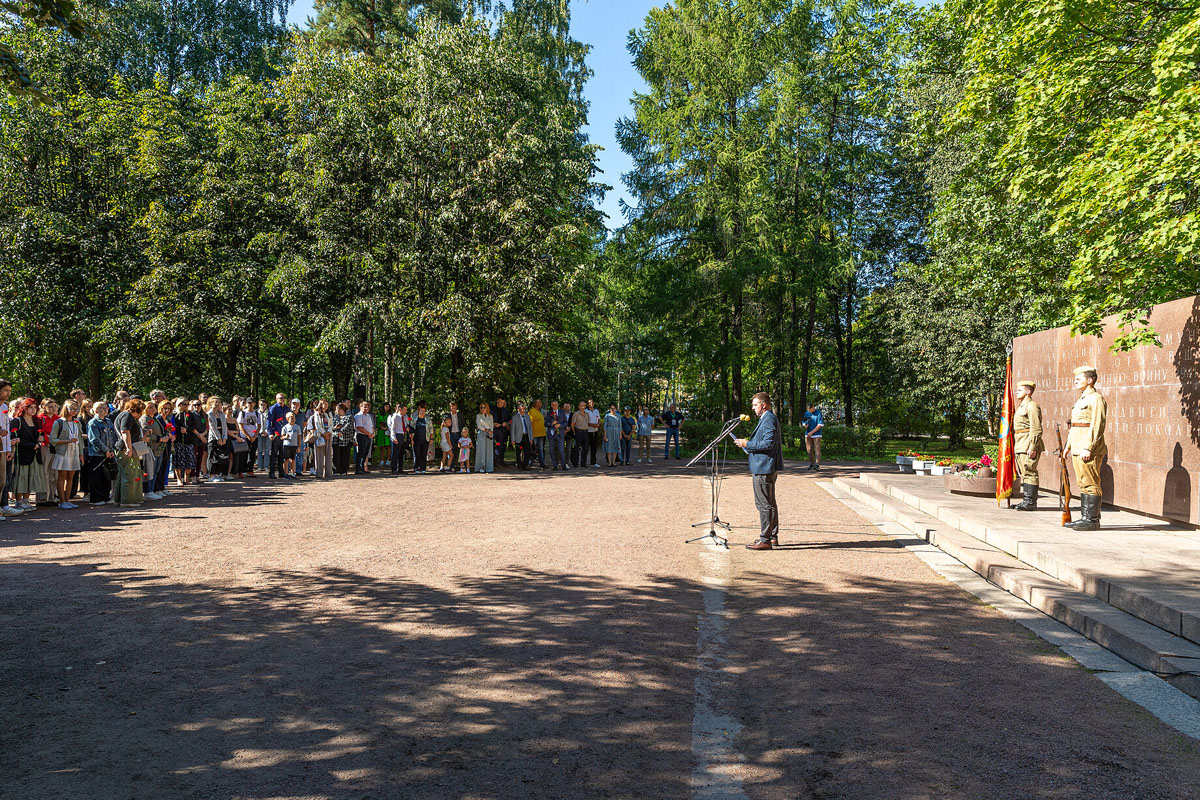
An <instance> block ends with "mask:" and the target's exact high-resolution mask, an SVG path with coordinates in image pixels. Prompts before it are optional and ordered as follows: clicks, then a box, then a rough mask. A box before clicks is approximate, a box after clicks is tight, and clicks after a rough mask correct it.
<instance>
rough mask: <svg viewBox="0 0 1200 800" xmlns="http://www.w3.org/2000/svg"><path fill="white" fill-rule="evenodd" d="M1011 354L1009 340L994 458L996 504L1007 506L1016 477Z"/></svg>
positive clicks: (1014, 403)
mask: <svg viewBox="0 0 1200 800" xmlns="http://www.w3.org/2000/svg"><path fill="white" fill-rule="evenodd" d="M1012 354H1013V345H1012V342H1009V343H1008V347H1007V348H1006V349H1005V367H1004V399H1003V400H1002V401H1001V405H1000V446H999V448H998V453H997V456H998V457H997V459H996V461H997V464H996V505H1000V501H1001V500H1004V501H1006V502H1007V503H1008V507H1009V508H1012V499H1011V498H1012V490H1013V482H1014V479H1015V477H1016V475H1015V472H1016V460H1015V458H1014V457H1013V448H1014V447H1015V446H1016V442H1015V439H1016V437H1015V435H1014V434H1013V427H1012V423H1013V416H1014V415H1015V414H1016V408H1015V406H1016V401H1015V400H1014V399H1013V384H1012V381H1013V374H1012Z"/></svg>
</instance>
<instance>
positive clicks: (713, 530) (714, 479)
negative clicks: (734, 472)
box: [684, 417, 742, 550]
mask: <svg viewBox="0 0 1200 800" xmlns="http://www.w3.org/2000/svg"><path fill="white" fill-rule="evenodd" d="M741 421H742V420H741V417H738V418H737V419H732V420H730V421H729V422H727V423H726V424H725V428H724V429H723V430H722V431H721V432H720V433H718V434H717V438H715V439H713V440H712V441H711V442H709V443H708V446H707V447H705V448H704V449H703V450H701V451H700V452H699V453H697V454H696V456H695V457H694V458H693V459H692V460H691V461H689V462H688V463H687V466H689V467H690V466H692V465H693V464H695V463H696V462H698V461H699V460H700V459H702V458H703V459H706V465H707V467H708V481H709V486H710V489H711V492H712V494H711V498H712V505H711V508H710V511H709V518H708V519H706V520H704V521H703V522H696V523H693V525H692V527H693V528H703V527H704V526H706V525H707V526H708V533H706V534H704V535H703V536H697V537H695V538H694V539H688V540H686V541H685V542H684V544H691V543H692V542H698V541H700V540H701V539H708V540H710V541H711V542H713V544H716V545H719V546H721V547H724V548H725V549H726V550H728V549H729V540H728V539H727V538H725V537H724V536H721V535H720V534H719V533H717V528H724V529H725V530H726V531H729V530H732V526H731V525H730V524H729V523H728V522H722V521H721V518H720V517H718V516H717V506H718V505H719V504H720V502H721V481H722V480H724V479H723V478H722V477H721V466H722V465H723V464H724V462H725V452H724V449H723V448H724V446H725V437H726V436H728V435H729V434H731V433H733V429H734V428H736V427H737V426H738V425H739V424H740V423H741ZM717 445H722V449H721V450H720V452H718V448H717Z"/></svg>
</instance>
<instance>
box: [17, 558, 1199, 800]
mask: <svg viewBox="0 0 1200 800" xmlns="http://www.w3.org/2000/svg"><path fill="white" fill-rule="evenodd" d="M859 545H862V546H869V547H872V548H874V547H877V546H878V545H877V544H876V543H874V542H871V543H866V542H860V541H850V542H844V543H840V546H845V547H852V546H859ZM246 580H247V583H248V584H250V585H247V586H242V587H214V586H207V585H185V584H179V583H170V582H166V581H164V580H163V579H162V578H160V577H156V576H151V575H145V574H141V573H139V572H137V571H136V570H114V569H109V568H107V567H106V565H104V564H101V563H75V564H70V563H67V564H63V563H27V564H8V565H3V566H0V587H2V590H0V612H2V613H3V618H4V619H5V620H9V621H11V622H10V623H8V624H5V625H4V626H3V628H2V629H0V685H3V686H4V687H6V688H5V692H6V698H5V700H6V705H7V706H8V713H7V714H6V715H5V719H6V724H5V726H4V728H3V731H2V733H0V774H2V775H3V776H4V781H5V792H4V796H5V797H6V798H14V800H16V799H17V798H21V799H22V800H24V799H28V800H34V799H36V800H52V799H55V798H89V800H102V799H104V798H139V799H140V798H253V799H254V800H267V798H280V797H313V798H334V799H335V800H343V799H345V800H362V799H363V798H377V799H379V798H461V799H463V800H466V799H467V798H572V799H574V798H593V797H594V798H601V797H603V798H659V797H661V798H688V797H692V789H691V786H690V776H691V769H692V755H691V750H690V744H691V724H692V704H693V679H694V666H695V663H696V635H697V634H696V622H697V613H698V611H699V607H700V597H701V591H702V587H701V585H699V584H696V583H692V582H689V581H686V580H680V579H673V578H672V579H668V578H650V579H648V580H647V581H646V582H645V584H644V585H642V586H640V587H638V588H636V589H631V588H629V587H628V586H623V585H618V584H614V583H612V582H610V581H608V580H606V579H604V578H599V577H588V576H579V575H570V574H564V573H552V572H536V571H529V570H520V569H509V570H505V571H501V572H497V573H495V574H492V575H488V576H486V577H471V578H462V579H458V580H454V581H450V582H448V583H447V584H446V585H444V586H435V585H430V584H426V583H422V582H419V581H412V580H400V579H381V578H376V577H369V576H365V575H361V574H356V573H352V572H346V571H341V570H335V569H320V570H314V571H300V570H296V571H266V572H261V573H256V574H254V575H251V576H247V578H246ZM746 588H747V590H746V591H743V592H741V593H739V594H738V595H737V597H736V598H735V599H734V600H733V602H732V606H733V607H734V608H735V609H736V610H737V613H738V615H739V623H738V628H737V632H736V634H735V642H739V644H736V647H737V648H738V652H737V654H736V655H735V657H734V661H733V663H734V664H735V665H736V667H737V675H738V676H739V677H738V680H737V693H736V695H734V696H731V697H729V698H727V699H728V700H729V702H731V703H734V704H735V705H736V707H737V709H738V711H737V713H739V714H740V715H742V716H743V718H744V720H745V724H746V725H747V727H746V731H745V732H744V733H743V736H742V738H741V739H740V740H739V742H738V745H739V748H740V749H741V751H742V752H743V753H745V755H746V756H747V757H748V759H749V763H750V764H751V765H753V766H754V768H755V770H756V772H755V774H756V775H757V776H758V777H757V778H756V779H755V780H754V781H752V782H751V783H750V784H749V785H748V786H747V793H748V795H749V796H750V797H752V798H759V797H763V798H765V797H771V798H789V799H791V798H806V797H821V798H833V797H845V798H855V799H856V800H863V799H865V798H880V799H881V800H882V799H883V798H889V799H890V798H917V797H935V796H936V797H998V798H999V797H1002V798H1015V797H1047V798H1050V797H1053V798H1084V797H1088V798H1093V797H1119V796H1129V797H1133V796H1136V797H1139V798H1150V797H1171V798H1184V797H1194V796H1196V795H1195V794H1190V793H1191V792H1194V791H1196V790H1200V778H1197V775H1196V772H1195V770H1196V766H1197V764H1198V763H1200V762H1198V761H1197V758H1196V755H1195V753H1194V751H1193V752H1183V749H1182V747H1181V746H1180V745H1179V741H1180V740H1179V739H1178V738H1172V737H1171V736H1169V735H1167V734H1159V736H1160V739H1161V741H1163V742H1168V743H1172V748H1167V749H1162V748H1160V749H1161V750H1162V752H1158V751H1155V752H1157V755H1154V754H1153V753H1152V754H1151V756H1153V757H1148V756H1147V755H1146V754H1143V753H1141V752H1134V751H1131V750H1128V749H1123V744H1122V734H1123V732H1124V731H1125V730H1126V729H1129V728H1130V726H1132V725H1135V724H1136V725H1141V726H1146V725H1147V724H1149V725H1152V726H1153V725H1157V723H1153V722H1152V721H1149V720H1147V719H1145V718H1144V717H1143V716H1138V715H1135V714H1132V713H1127V714H1125V715H1124V716H1122V717H1120V718H1117V719H1114V720H1112V722H1111V727H1103V726H1099V725H1097V724H1096V720H1095V719H1094V718H1090V717H1086V715H1085V716H1081V717H1080V718H1078V719H1069V720H1066V721H1065V722H1062V721H1060V722H1056V723H1054V724H1046V720H1048V719H1049V720H1060V718H1061V715H1062V711H1063V709H1064V708H1069V705H1068V706H1061V707H1059V706H1054V705H1053V704H1054V703H1055V702H1056V700H1060V701H1063V702H1066V703H1068V704H1069V703H1070V702H1078V701H1079V699H1080V698H1081V697H1082V698H1083V699H1084V700H1089V698H1092V699H1094V698H1095V697H1097V696H1099V695H1097V694H1096V692H1107V690H1105V689H1103V688H1099V685H1098V684H1096V683H1095V682H1094V681H1093V680H1092V679H1091V678H1089V677H1087V676H1085V675H1083V674H1082V673H1080V672H1078V671H1077V670H1075V669H1074V668H1072V667H1070V666H1069V665H1067V664H1066V663H1065V662H1063V661H1062V660H1061V659H1058V660H1054V662H1053V663H1040V662H1038V663H1030V662H1028V661H1025V660H1019V659H1017V660H1013V661H1012V662H1005V661H1004V658H1005V654H1006V653H1009V654H1011V651H1012V647H1013V643H1014V640H1015V639H1018V638H1019V635H1018V634H1015V633H1014V631H1013V628H1012V626H1011V624H1010V623H1008V622H1007V621H1004V620H1002V619H999V618H997V617H994V616H989V615H986V614H971V615H970V618H969V619H966V620H964V619H963V617H962V609H963V600H962V598H961V595H958V594H957V592H956V590H954V589H953V588H951V587H948V586H947V587H936V588H935V589H934V590H932V591H930V590H929V586H928V585H926V584H921V585H915V584H911V583H904V582H886V581H872V580H862V581H858V582H856V583H855V584H853V585H852V586H851V587H849V588H848V589H846V590H845V591H840V592H831V591H829V590H828V587H825V586H823V585H818V584H814V583H808V582H805V581H800V580H793V579H784V578H779V577H774V576H752V585H750V586H749V587H746ZM980 620H983V622H982V623H980ZM1025 644H1026V647H1027V646H1028V643H1025ZM1048 662H1049V659H1048ZM1010 663H1011V665H1012V666H1013V668H1012V669H1011V670H1010V674H1002V675H1001V677H1000V678H999V679H997V678H996V674H997V670H1000V671H1001V672H1003V670H1004V668H1005V666H1006V665H1008V664H1010ZM1072 681H1074V683H1072ZM1064 687H1065V688H1064ZM1081 687H1082V688H1081ZM1072 692H1074V693H1076V694H1077V695H1078V696H1074V695H1072ZM1088 692H1091V693H1092V694H1090V695H1089V694H1088ZM1104 696H1105V698H1106V699H1108V697H1109V696H1108V695H1104ZM1112 698H1113V699H1115V696H1112ZM1056 726H1057V727H1056ZM1058 728H1063V729H1064V730H1065V729H1067V728H1069V729H1070V735H1066V734H1064V735H1061V736H1058V735H1055V731H1056V730H1057V729H1058ZM1031 732H1032V733H1031ZM1017 767H1019V768H1017ZM1187 770H1192V772H1191V773H1187V772H1186V771H1187ZM1127 790H1128V791H1132V792H1133V793H1132V794H1125V795H1122V794H1120V793H1119V792H1122V791H1127ZM1133 790H1136V791H1133Z"/></svg>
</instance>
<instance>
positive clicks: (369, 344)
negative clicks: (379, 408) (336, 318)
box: [364, 325, 377, 403]
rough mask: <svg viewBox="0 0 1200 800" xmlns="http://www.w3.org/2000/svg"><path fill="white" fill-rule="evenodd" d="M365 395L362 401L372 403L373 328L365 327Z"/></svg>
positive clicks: (373, 396)
mask: <svg viewBox="0 0 1200 800" xmlns="http://www.w3.org/2000/svg"><path fill="white" fill-rule="evenodd" d="M366 384H367V393H366V397H365V398H364V399H366V400H370V401H371V402H372V403H374V402H375V401H376V400H377V398H376V397H375V326H374V325H371V326H368V327H367V380H366Z"/></svg>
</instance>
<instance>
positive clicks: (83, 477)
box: [0, 380, 684, 518]
mask: <svg viewBox="0 0 1200 800" xmlns="http://www.w3.org/2000/svg"><path fill="white" fill-rule="evenodd" d="M683 424H684V418H683V414H682V413H681V412H680V411H679V409H678V408H677V407H676V406H674V405H672V406H670V407H669V408H668V409H667V410H665V411H663V412H661V413H659V414H652V413H651V412H650V411H649V410H648V409H647V408H646V407H645V406H642V407H640V408H639V409H638V410H637V412H636V413H635V412H634V410H633V409H631V408H630V407H629V406H625V407H624V408H623V409H618V407H617V404H616V403H612V404H610V405H609V406H608V410H607V413H603V412H602V411H601V409H600V407H598V406H597V405H596V402H595V401H594V400H591V399H589V400H580V401H579V403H578V404H576V405H575V406H574V407H572V405H571V403H561V404H560V403H559V401H558V400H554V401H551V403H550V407H549V408H546V409H544V408H543V403H542V401H541V400H540V399H538V400H534V401H532V402H531V403H530V404H529V405H528V406H527V405H526V404H525V403H523V402H518V403H516V405H515V407H514V408H509V406H508V403H507V401H506V400H505V398H503V397H501V398H497V400H496V401H495V405H494V407H493V405H492V404H490V403H487V402H481V403H480V404H479V409H478V413H476V414H475V416H474V419H473V420H471V419H468V417H467V415H466V414H465V413H464V412H463V411H461V410H460V409H459V407H458V404H457V403H456V402H454V401H451V402H450V403H449V404H448V409H447V410H445V411H443V412H440V413H435V412H433V411H432V410H431V409H430V408H429V406H428V405H427V404H426V403H425V402H419V403H417V404H416V405H415V407H413V408H412V409H410V408H409V406H408V405H407V404H405V403H402V402H401V403H384V404H383V405H382V407H380V408H379V409H377V410H376V409H374V407H373V406H372V404H371V403H370V402H367V401H359V402H352V401H350V400H345V401H342V402H334V403H332V404H331V403H330V402H328V401H326V400H323V399H314V400H310V401H309V402H307V403H304V402H302V401H301V400H300V399H298V398H293V399H291V400H290V401H289V400H288V399H287V396H286V395H284V394H282V393H281V394H277V395H275V401H274V403H271V402H269V401H268V400H266V399H260V400H255V399H254V398H250V397H239V396H236V395H235V396H233V397H231V398H229V399H228V400H226V399H225V398H222V397H218V396H216V395H205V394H201V395H199V396H198V397H195V398H189V397H174V398H170V397H168V396H167V395H166V393H165V392H163V391H162V390H159V389H155V390H154V391H152V392H150V393H149V395H148V396H147V397H146V398H143V397H140V396H137V395H132V394H130V393H129V392H126V391H118V392H116V394H115V395H114V396H113V397H112V399H111V401H105V400H97V401H93V400H92V399H90V398H89V397H88V396H87V393H86V392H85V391H83V390H82V389H75V390H73V391H72V392H71V393H70V396H69V397H67V398H66V399H64V400H63V401H62V402H61V403H59V402H58V401H56V400H55V399H53V398H49V397H47V398H36V397H17V398H13V397H12V385H11V384H10V383H9V382H8V381H3V380H0V453H2V454H3V460H4V461H5V462H6V464H7V468H6V469H0V481H2V483H0V515H2V517H11V516H17V515H20V514H23V513H25V512H27V511H30V510H33V509H34V508H36V507H37V506H38V505H44V504H50V505H57V506H58V507H60V508H64V509H72V508H78V507H79V506H78V505H77V504H76V503H75V502H74V501H75V500H81V501H83V502H89V503H91V504H92V505H105V504H109V503H113V504H116V505H120V506H124V507H128V506H140V505H142V504H143V503H144V502H145V501H146V500H160V499H162V498H163V497H165V496H166V495H168V494H169V493H170V491H171V489H172V488H174V487H183V486H188V485H190V484H199V483H220V482H223V481H228V480H233V479H244V478H252V477H256V476H262V475H265V476H266V477H268V478H271V479H275V480H287V481H291V480H298V479H302V478H306V477H313V478H317V479H330V478H333V477H334V476H338V475H350V474H355V475H365V474H369V473H371V472H373V471H387V472H390V473H391V474H400V473H404V472H410V473H415V474H422V475H423V474H427V473H428V472H430V471H435V472H443V473H445V472H455V473H470V472H472V471H474V472H476V473H484V474H487V473H492V472H495V471H496V469H497V468H503V467H504V466H505V465H506V458H507V457H508V455H509V453H511V454H512V459H513V461H512V463H513V467H514V468H515V469H517V470H531V469H535V468H538V469H545V470H570V469H584V468H601V466H602V463H603V466H606V467H609V468H612V467H617V466H620V465H628V464H633V463H643V462H644V463H653V462H652V460H651V455H652V454H651V448H650V439H651V435H652V433H653V430H654V428H655V427H656V426H658V425H661V426H663V427H664V428H665V430H666V436H667V438H666V448H665V451H664V453H663V458H664V459H665V458H670V457H671V453H672V444H673V445H674V458H676V459H679V458H680V453H679V439H680V431H681V430H682V428H683ZM635 446H636V451H637V452H636V458H635V452H634V449H635ZM601 455H603V459H604V460H603V462H601V461H600V459H599V456H601ZM2 517H0V518H2Z"/></svg>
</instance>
